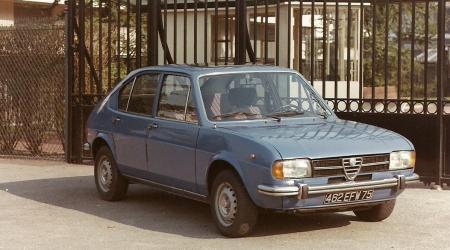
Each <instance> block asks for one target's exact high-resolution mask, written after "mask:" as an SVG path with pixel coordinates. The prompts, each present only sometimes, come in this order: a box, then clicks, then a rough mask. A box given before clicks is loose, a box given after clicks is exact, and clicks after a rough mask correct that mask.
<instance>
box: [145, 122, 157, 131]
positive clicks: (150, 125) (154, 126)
mask: <svg viewBox="0 0 450 250" xmlns="http://www.w3.org/2000/svg"><path fill="white" fill-rule="evenodd" d="M147 128H148V129H149V130H151V129H156V128H158V123H151V124H149V125H148V127H147Z"/></svg>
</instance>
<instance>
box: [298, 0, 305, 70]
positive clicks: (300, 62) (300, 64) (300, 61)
mask: <svg viewBox="0 0 450 250" xmlns="http://www.w3.org/2000/svg"><path fill="white" fill-rule="evenodd" d="M298 12H299V14H298V16H299V22H298V29H299V30H298V44H299V48H298V71H299V72H300V73H304V72H302V71H303V0H300V7H299V10H298Z"/></svg>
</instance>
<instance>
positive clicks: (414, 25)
mask: <svg viewBox="0 0 450 250" xmlns="http://www.w3.org/2000/svg"><path fill="white" fill-rule="evenodd" d="M412 5H413V6H412V13H411V15H412V21H411V29H412V31H411V32H412V34H411V71H410V74H411V79H410V80H411V83H410V97H409V100H410V110H409V112H410V113H411V114H412V113H413V111H414V103H413V99H414V71H415V70H414V50H415V43H416V0H413V2H412Z"/></svg>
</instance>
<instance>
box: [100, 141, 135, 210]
mask: <svg viewBox="0 0 450 250" xmlns="http://www.w3.org/2000/svg"><path fill="white" fill-rule="evenodd" d="M94 176H95V185H96V186H97V191H98V193H99V195H100V197H101V198H102V199H104V200H107V201H118V200H122V199H123V198H124V197H125V195H126V193H127V191H128V181H127V180H126V179H125V178H124V177H123V176H122V175H121V174H120V173H119V170H118V169H117V165H116V161H115V160H114V157H113V156H112V153H111V151H110V150H109V148H107V147H102V148H100V149H99V150H98V153H97V154H96V156H95V169H94Z"/></svg>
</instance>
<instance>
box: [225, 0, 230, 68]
mask: <svg viewBox="0 0 450 250" xmlns="http://www.w3.org/2000/svg"><path fill="white" fill-rule="evenodd" d="M228 21H229V6H228V0H226V1H225V65H228V42H229V37H228V36H229V34H228V33H229V31H228V28H229V27H228V26H229V25H228Z"/></svg>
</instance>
